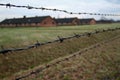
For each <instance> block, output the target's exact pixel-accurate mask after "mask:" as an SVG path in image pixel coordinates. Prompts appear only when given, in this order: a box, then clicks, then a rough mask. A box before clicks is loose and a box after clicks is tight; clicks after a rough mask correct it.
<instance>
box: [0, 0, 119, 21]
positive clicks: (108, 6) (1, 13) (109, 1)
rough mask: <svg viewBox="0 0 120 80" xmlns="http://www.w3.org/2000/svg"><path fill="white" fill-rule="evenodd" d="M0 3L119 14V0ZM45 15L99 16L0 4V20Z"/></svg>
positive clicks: (4, 0) (6, 0) (15, 0)
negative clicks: (10, 6) (19, 7)
mask: <svg viewBox="0 0 120 80" xmlns="http://www.w3.org/2000/svg"><path fill="white" fill-rule="evenodd" d="M0 3H11V4H16V5H30V6H35V7H47V8H57V9H64V10H67V11H72V12H93V13H105V14H106V13H108V14H109V13H113V14H120V0H0ZM24 15H26V16H28V17H29V16H45V15H50V16H52V17H79V18H86V17H93V18H96V19H99V18H100V17H101V16H90V15H69V14H66V13H61V12H52V11H41V10H28V9H18V8H10V9H9V8H5V7H1V6H0V21H2V20H4V19H6V18H13V17H22V16H24ZM107 18H109V19H111V18H112V19H119V18H120V17H107Z"/></svg>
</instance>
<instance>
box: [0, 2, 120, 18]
mask: <svg viewBox="0 0 120 80" xmlns="http://www.w3.org/2000/svg"><path fill="white" fill-rule="evenodd" d="M0 6H5V7H6V8H11V7H16V8H26V9H29V10H31V9H40V10H47V11H58V12H64V13H67V14H77V15H81V14H84V15H99V16H120V14H102V13H87V12H78V13H75V12H69V11H67V10H60V9H52V8H45V7H33V6H29V5H27V6H20V5H14V4H10V3H7V4H2V3H0Z"/></svg>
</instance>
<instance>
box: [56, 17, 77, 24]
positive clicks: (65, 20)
mask: <svg viewBox="0 0 120 80" xmlns="http://www.w3.org/2000/svg"><path fill="white" fill-rule="evenodd" d="M74 19H77V18H59V19H55V20H56V22H57V23H71V22H72V21H73V20H74Z"/></svg>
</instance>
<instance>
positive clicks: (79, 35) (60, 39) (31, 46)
mask: <svg viewBox="0 0 120 80" xmlns="http://www.w3.org/2000/svg"><path fill="white" fill-rule="evenodd" d="M114 30H120V28H115V29H106V30H105V29H103V30H99V31H98V30H95V31H93V32H85V33H83V34H76V33H74V35H73V36H69V37H65V38H62V37H60V36H58V39H56V40H53V41H48V42H44V43H40V42H39V41H37V42H36V43H35V44H33V45H28V46H26V47H21V48H9V49H5V47H4V48H2V50H0V54H3V55H5V54H7V53H9V52H10V53H12V52H17V51H23V50H28V49H32V48H38V47H40V46H42V45H47V44H51V43H55V42H60V43H63V42H64V40H68V39H72V38H80V37H82V36H88V37H90V36H91V35H93V34H97V33H102V32H106V31H114Z"/></svg>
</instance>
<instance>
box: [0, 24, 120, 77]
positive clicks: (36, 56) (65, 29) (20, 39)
mask: <svg viewBox="0 0 120 80" xmlns="http://www.w3.org/2000/svg"><path fill="white" fill-rule="evenodd" d="M115 27H120V24H103V25H102V24H101V25H84V26H62V27H49V28H43V27H40V28H1V29H0V45H3V46H4V47H5V48H6V47H19V46H24V45H28V44H33V43H34V42H36V40H39V41H41V42H44V41H50V40H54V39H56V36H58V35H60V36H63V37H65V36H70V35H73V33H74V32H75V33H83V32H88V31H94V30H96V29H103V28H104V29H107V28H115ZM119 34H120V31H114V32H104V33H99V34H97V35H92V36H91V37H82V38H74V39H71V40H67V41H64V43H53V44H49V45H45V46H41V47H39V48H34V49H30V50H26V51H20V52H13V53H12V54H11V53H9V54H7V55H2V54H0V79H3V78H5V77H8V76H11V75H14V74H16V73H18V72H22V71H24V70H28V69H31V68H34V67H36V66H38V65H42V64H46V63H48V62H50V61H51V60H54V59H57V58H59V57H63V56H67V55H70V54H73V53H74V52H76V51H78V50H81V49H83V48H85V47H88V46H90V45H92V44H95V43H97V42H100V41H103V40H107V39H110V38H113V37H115V36H117V35H119ZM67 78H68V76H66V77H65V79H67ZM68 79H69V78H68Z"/></svg>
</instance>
